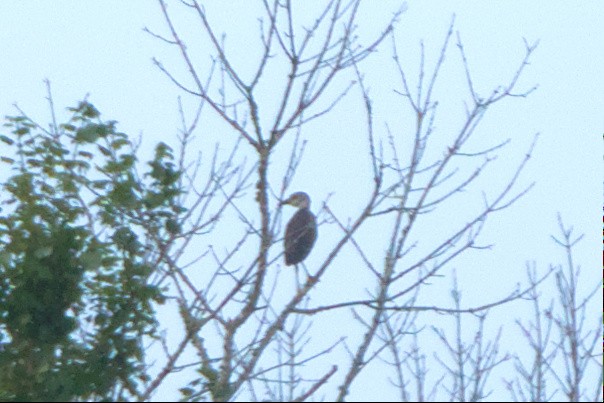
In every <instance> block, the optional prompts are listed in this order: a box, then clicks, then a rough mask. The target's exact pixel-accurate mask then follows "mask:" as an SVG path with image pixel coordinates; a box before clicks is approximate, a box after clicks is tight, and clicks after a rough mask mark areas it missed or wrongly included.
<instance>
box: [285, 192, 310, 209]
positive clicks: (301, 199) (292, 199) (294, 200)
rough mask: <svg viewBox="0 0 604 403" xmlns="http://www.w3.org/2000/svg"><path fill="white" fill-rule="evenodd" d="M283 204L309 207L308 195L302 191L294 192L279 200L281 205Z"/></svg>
mask: <svg viewBox="0 0 604 403" xmlns="http://www.w3.org/2000/svg"><path fill="white" fill-rule="evenodd" d="M284 204H289V205H290V206H294V207H298V208H310V197H308V195H307V194H306V193H304V192H296V193H293V194H292V195H291V196H289V197H288V198H287V199H286V200H284V201H282V202H281V205H284Z"/></svg>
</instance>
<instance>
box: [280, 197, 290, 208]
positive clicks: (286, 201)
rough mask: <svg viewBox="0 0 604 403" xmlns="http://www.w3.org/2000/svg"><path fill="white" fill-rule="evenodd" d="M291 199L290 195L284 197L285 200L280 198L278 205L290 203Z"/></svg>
mask: <svg viewBox="0 0 604 403" xmlns="http://www.w3.org/2000/svg"><path fill="white" fill-rule="evenodd" d="M291 201H292V198H291V197H288V198H287V199H285V200H281V202H280V203H279V205H280V206H284V205H286V204H290V203H291Z"/></svg>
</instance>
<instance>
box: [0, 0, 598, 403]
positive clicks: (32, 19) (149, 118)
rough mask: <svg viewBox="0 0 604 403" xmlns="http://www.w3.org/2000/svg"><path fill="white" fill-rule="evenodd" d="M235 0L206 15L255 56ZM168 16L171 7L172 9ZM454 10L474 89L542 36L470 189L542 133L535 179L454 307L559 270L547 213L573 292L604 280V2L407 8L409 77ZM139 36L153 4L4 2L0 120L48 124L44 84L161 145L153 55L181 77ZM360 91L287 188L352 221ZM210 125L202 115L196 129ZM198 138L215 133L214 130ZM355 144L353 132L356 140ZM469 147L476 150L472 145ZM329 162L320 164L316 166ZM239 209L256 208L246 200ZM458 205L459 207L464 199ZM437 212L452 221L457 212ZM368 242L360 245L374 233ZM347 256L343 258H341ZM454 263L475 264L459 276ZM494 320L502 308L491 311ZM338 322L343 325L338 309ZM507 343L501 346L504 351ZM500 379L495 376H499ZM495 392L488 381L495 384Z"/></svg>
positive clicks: (502, 77) (382, 83) (389, 112)
mask: <svg viewBox="0 0 604 403" xmlns="http://www.w3.org/2000/svg"><path fill="white" fill-rule="evenodd" d="M246 3H248V4H249V2H247V1H241V0H240V1H230V2H228V6H227V7H225V6H217V5H216V4H214V5H213V6H212V7H209V8H208V10H209V16H210V19H211V21H213V23H214V26H215V27H225V30H227V31H228V36H227V44H230V43H232V44H233V45H232V46H233V49H237V45H239V46H240V48H241V47H245V46H248V45H247V43H246V42H245V41H248V40H249V41H250V45H249V46H250V48H251V49H253V46H255V45H254V44H255V42H254V41H253V40H252V39H253V38H255V37H254V35H255V32H256V29H257V20H256V19H257V15H254V14H253V12H252V10H251V8H245V5H246ZM369 4H370V5H369ZM397 4H400V2H395V1H371V2H366V4H365V6H364V7H362V8H361V13H360V15H359V20H358V23H359V25H360V34H361V35H366V38H367V39H368V38H371V36H372V35H374V34H375V33H376V32H377V31H376V30H377V29H378V28H379V27H380V26H383V25H382V24H384V23H385V22H386V21H387V18H388V16H389V15H390V14H391V13H392V12H393V11H394V10H395V9H396V5H397ZM176 8H177V7H176V5H175V4H174V5H173V6H172V7H171V9H174V10H176ZM454 14H455V15H456V20H455V21H456V22H455V30H456V32H459V34H460V36H461V38H462V40H463V42H464V46H465V50H466V52H467V55H468V59H469V63H470V67H471V68H472V69H473V73H474V74H475V82H476V83H477V87H478V88H479V89H481V90H482V91H483V92H484V93H485V94H486V93H487V91H488V90H489V89H492V88H494V87H496V86H497V85H501V84H505V83H507V82H508V81H509V79H510V78H511V77H512V75H513V74H514V72H515V71H516V69H517V67H518V65H519V63H520V62H521V60H522V57H523V54H524V46H525V45H524V42H523V38H525V39H526V40H527V41H528V42H529V43H533V42H535V41H537V40H538V41H539V46H538V48H537V50H536V51H535V52H534V54H533V56H532V58H531V64H530V66H528V67H527V69H526V71H525V73H524V75H523V76H522V79H521V80H520V83H519V85H520V88H521V89H529V88H531V87H532V86H534V85H538V89H537V90H536V91H535V92H534V93H532V94H531V95H530V96H529V97H528V98H526V99H510V100H506V101H504V102H502V103H501V104H499V105H497V106H496V107H495V108H494V109H495V110H494V111H492V115H489V117H488V119H485V122H484V125H483V126H481V133H482V136H483V137H481V138H483V139H485V143H484V144H485V145H486V144H496V143H497V140H504V139H506V138H511V139H512V142H511V145H510V146H509V147H508V148H507V149H505V150H504V151H502V153H501V154H500V156H499V160H498V161H497V163H496V164H495V165H494V166H495V169H496V174H494V176H493V177H492V178H493V179H492V183H490V182H489V183H485V184H483V185H484V188H483V189H482V190H485V192H486V193H487V194H488V193H489V192H491V194H494V192H495V191H496V186H497V185H498V184H501V183H502V182H501V181H505V179H507V178H509V177H510V175H511V174H512V173H513V167H514V166H516V164H518V163H519V162H520V161H521V160H522V158H523V156H524V153H525V152H526V150H527V149H528V147H529V146H530V144H531V142H532V140H533V136H534V135H535V134H536V133H540V137H539V140H538V142H537V146H536V148H535V151H534V154H533V158H532V160H531V162H530V164H529V165H528V167H527V168H526V170H525V172H524V173H523V175H522V178H521V181H520V185H519V189H521V188H522V186H527V185H528V184H530V183H531V182H535V183H536V185H535V187H534V189H533V190H532V191H531V192H530V193H528V194H527V195H526V196H525V197H524V198H522V199H521V200H520V201H519V202H518V203H517V204H516V205H514V206H513V207H512V208H510V209H508V210H506V211H504V212H501V213H499V214H497V215H496V216H495V217H494V218H493V221H491V222H490V223H489V225H488V226H487V228H486V229H485V231H484V234H483V237H484V238H482V239H483V241H484V243H485V244H486V243H488V244H493V245H494V248H493V249H492V250H491V251H489V252H488V253H484V254H478V255H471V256H468V258H467V260H461V261H459V262H457V263H456V264H455V265H454V266H455V268H456V269H457V272H458V275H459V277H460V287H461V288H462V289H463V292H464V298H467V301H468V305H471V304H472V303H476V304H481V303H486V302H490V301H491V300H492V299H493V298H498V297H502V296H504V295H505V294H506V293H507V292H508V291H510V290H512V289H514V287H515V285H516V283H518V282H522V281H524V279H525V276H524V267H525V263H526V262H527V261H535V262H536V263H537V265H538V267H540V268H542V269H544V270H545V269H546V268H547V267H548V265H549V264H552V263H553V264H556V263H559V262H564V261H565V256H564V255H563V252H562V250H561V249H560V248H557V247H556V246H555V245H554V243H553V242H552V241H551V238H550V234H556V235H557V234H558V233H557V226H558V224H557V219H556V216H557V213H558V212H559V213H560V214H561V216H562V217H563V219H564V221H565V223H567V224H569V225H573V226H574V228H575V231H576V232H577V233H585V239H584V240H583V241H582V242H581V243H580V244H579V245H577V247H576V250H575V252H576V253H575V261H576V262H577V263H578V264H580V265H581V266H582V268H583V281H584V282H585V289H590V288H591V287H593V286H595V285H597V284H598V281H599V280H598V279H599V278H601V277H600V276H601V273H602V272H601V271H600V269H599V268H597V266H598V265H597V264H596V262H599V255H600V246H599V242H600V235H599V233H600V211H601V202H602V177H601V176H600V177H598V176H597V173H596V172H595V171H594V169H595V168H594V166H595V165H596V164H598V165H600V167H601V166H602V165H601V164H602V143H601V141H602V140H601V139H600V138H601V136H602V135H603V134H604V24H603V22H602V21H604V2H603V1H600V0H588V1H581V2H569V1H560V0H551V1H539V2H537V1H534V2H527V1H524V0H508V1H453V0H423V1H409V2H408V8H407V11H406V12H405V13H404V14H403V16H402V18H401V21H400V24H399V26H398V28H397V31H396V37H397V42H398V44H399V49H400V51H401V54H402V55H403V56H402V59H403V61H404V63H406V64H407V65H408V66H409V69H410V71H411V72H413V71H416V69H417V65H418V63H419V43H420V41H421V40H423V41H424V43H425V46H426V55H427V61H428V62H433V61H434V60H435V58H436V57H437V56H438V52H439V48H440V46H441V44H442V41H443V39H444V36H445V33H446V31H447V29H448V26H449V23H450V21H451V18H452V16H453V15H454ZM180 21H181V24H183V25H182V26H183V27H184V26H187V25H186V24H190V28H188V29H184V31H186V32H187V33H190V32H195V30H196V29H198V25H196V21H195V20H194V19H193V18H188V19H187V18H186V16H183V17H182V20H180ZM143 27H149V28H151V29H153V30H154V31H156V32H162V33H163V32H166V27H165V24H164V22H163V20H162V17H161V11H160V9H159V6H158V5H157V4H156V2H154V1H149V0H129V1H122V0H104V1H72V0H70V1H66V0H55V1H52V2H41V1H38V2H33V1H17V0H2V1H1V2H0V114H1V115H2V116H4V115H14V114H16V113H17V112H16V110H15V109H14V107H13V104H14V103H17V104H18V105H19V106H20V107H21V108H22V109H24V110H25V111H26V112H28V114H30V116H32V117H34V118H36V119H37V120H38V121H40V122H47V121H49V119H50V116H49V112H48V108H47V104H46V101H45V96H46V93H45V86H44V83H43V80H44V79H49V80H50V81H51V83H52V88H53V96H54V102H55V105H56V107H57V109H63V110H64V108H65V107H68V106H72V105H74V104H75V103H76V102H77V101H78V100H80V99H82V98H83V97H84V96H85V95H86V94H90V98H89V99H90V101H91V102H92V103H93V104H95V106H97V108H98V109H99V110H100V111H101V112H102V113H103V116H104V117H105V118H107V119H115V120H117V121H119V128H120V130H123V131H124V132H126V133H129V134H130V135H133V136H137V135H139V134H142V138H143V141H144V142H145V145H148V146H151V145H152V144H153V142H155V141H159V140H164V141H170V140H171V139H172V140H173V139H174V137H173V136H174V135H175V133H176V132H177V128H178V125H179V116H178V113H177V112H178V109H177V97H178V96H184V97H185V102H186V99H187V98H186V96H185V95H184V94H183V93H182V92H181V91H179V90H178V89H177V88H176V87H175V86H174V85H173V84H172V83H170V82H169V80H167V79H166V77H165V76H164V75H163V74H162V73H161V72H160V71H159V70H158V69H157V68H156V67H155V66H154V65H153V63H152V61H151V58H152V57H158V58H160V59H161V60H162V61H163V62H164V64H165V65H166V66H169V67H170V68H171V69H174V71H176V72H177V74H179V75H180V76H181V77H186V71H185V69H184V68H183V65H182V61H181V60H180V58H179V57H178V53H177V52H176V51H175V50H174V49H171V48H169V47H168V46H167V45H165V44H163V43H161V42H160V41H158V40H157V39H154V38H152V37H151V36H149V35H148V34H146V33H145V32H143ZM189 37H191V36H189ZM192 37H193V38H194V37H195V36H194V35H193V36H192ZM195 43H196V42H195V41H193V42H192V43H191V44H190V45H189V46H193V45H194V44H195ZM198 44H199V42H198ZM390 49H391V45H390V42H387V43H386V44H385V45H384V46H383V47H381V48H380V51H379V52H378V53H377V54H376V55H374V56H375V57H374V58H372V59H369V60H368V61H367V62H366V63H364V64H362V65H361V68H362V69H364V72H365V73H366V76H367V80H368V85H369V87H370V88H371V95H372V96H373V97H374V99H375V103H376V110H377V112H376V121H377V124H376V127H377V128H378V130H381V131H383V130H384V127H385V123H386V122H390V123H389V124H393V123H392V121H396V117H395V116H397V113H398V112H397V108H398V107H399V106H398V105H397V104H396V102H397V101H396V97H394V96H393V94H392V91H391V89H392V88H393V87H396V86H397V85H398V83H393V82H390V81H388V80H390V77H395V75H394V74H393V73H394V71H395V70H394V67H393V65H392V64H391V63H392V59H391V51H390ZM196 51H197V53H198V54H199V55H200V59H199V60H200V63H207V60H203V47H202V45H201V44H199V49H197V50H196ZM234 57H239V58H240V59H241V60H242V63H244V62H243V61H244V59H245V57H247V56H246V55H245V54H243V53H239V54H237V55H236V56H234ZM202 60H203V61H202ZM449 62H450V66H451V68H450V70H448V73H446V74H447V75H446V76H445V78H444V80H443V82H441V83H440V84H439V88H438V89H437V91H438V92H437V94H440V95H441V96H443V97H447V96H451V94H452V93H453V94H454V93H455V92H456V91H458V92H463V88H464V84H465V81H464V76H463V73H462V71H461V70H459V69H458V67H459V53H458V52H457V49H456V48H455V46H451V47H450V49H449V54H448V56H447V63H449ZM455 66H457V70H456V67H455ZM460 73H461V74H460ZM356 96H357V98H356V99H355V100H354V101H348V100H346V101H345V102H344V103H343V104H341V105H339V106H338V107H337V108H336V109H335V110H334V112H333V114H331V115H328V116H326V117H325V118H324V120H322V121H320V122H317V123H315V124H313V125H312V126H310V130H312V133H308V132H307V133H305V138H307V139H308V140H309V145H308V150H307V155H306V159H305V160H304V161H303V163H302V164H301V165H300V168H299V172H298V176H297V177H296V182H295V184H294V187H295V188H296V190H298V189H299V190H305V191H307V192H308V193H309V194H310V195H311V197H312V198H313V202H314V203H313V207H315V208H316V209H318V208H319V206H320V204H321V201H323V200H325V199H326V198H327V196H328V195H329V194H330V193H333V194H334V195H333V196H332V198H331V201H330V202H331V203H332V205H331V206H332V208H340V210H339V211H340V212H341V214H342V216H343V217H346V216H353V215H354V214H355V210H354V206H359V205H360V203H362V202H363V201H364V200H357V199H356V198H355V195H356V192H357V191H358V189H357V185H358V182H357V179H358V178H357V177H356V176H355V175H356V172H357V170H356V166H355V164H356V163H357V162H358V160H359V159H358V158H357V157H355V155H357V154H356V152H357V150H356V149H355V148H354V147H356V146H355V145H354V141H355V140H354V139H352V137H347V133H346V131H348V130H350V132H351V133H352V132H353V130H354V129H353V127H354V126H355V125H359V122H358V121H356V122H355V121H354V116H352V114H351V113H349V112H350V111H354V110H355V108H356V106H355V105H356V102H357V101H358V93H357V95H356ZM351 98H354V96H351ZM459 99H460V101H459V102H458V103H457V104H455V103H454V102H452V101H451V102H452V103H451V107H450V109H444V110H443V111H441V112H440V114H441V115H442V117H441V119H442V120H440V121H439V123H438V124H437V126H438V129H439V130H441V131H443V132H445V133H446V132H447V130H448V126H447V125H454V124H455V122H458V120H457V121H456V120H455V119H459V118H460V117H463V103H462V102H461V100H462V99H467V93H465V94H461V95H460V97H459ZM190 105H193V103H191V104H190ZM400 108H403V106H400ZM449 113H450V116H449ZM489 113H491V111H489ZM63 116H65V115H63ZM456 117H457V118H456ZM211 122H212V121H211V120H208V123H207V124H208V125H211ZM360 124H363V121H361V123H360ZM206 129H207V131H208V132H212V127H211V126H210V127H207V126H206ZM331 134H333V135H331ZM230 135H233V133H231V134H230ZM208 136H209V135H208ZM224 136H225V137H226V138H227V139H228V138H229V137H228V136H229V135H226V134H225V135H224ZM350 136H352V135H350ZM491 139H492V140H493V141H490V140H491ZM364 141H365V139H364V138H361V140H360V143H359V144H360V145H359V147H362V146H363V144H364V143H363V142H364ZM227 142H228V140H227ZM475 145H476V147H477V149H478V148H480V147H481V146H482V145H483V144H482V143H480V142H478V143H476V144H475ZM225 148H226V146H225ZM336 150H339V151H340V152H335V151H336ZM145 152H148V148H147V149H146V150H145ZM359 152H360V153H361V155H363V156H362V157H361V159H362V158H365V156H364V155H365V154H362V153H365V151H362V150H361V151H359ZM327 155H331V157H330V158H326V156H327ZM273 163H274V164H276V165H277V166H278V165H279V164H280V163H281V164H285V161H284V160H281V161H280V160H279V159H277V160H275V161H274V162H273ZM0 169H1V168H0ZM600 169H601V168H600ZM600 172H601V171H600ZM489 186H493V188H489ZM477 194H480V193H477ZM249 200H250V202H252V201H253V197H250V198H249ZM345 206H349V207H350V209H347V208H346V207H345ZM459 209H460V210H463V206H459ZM447 214H449V215H450V217H451V219H452V221H454V218H455V216H456V214H457V211H456V210H455V206H453V208H451V211H450V212H447ZM446 218H447V215H443V216H442V219H443V221H446ZM441 224H442V227H441V226H440V225H441ZM441 224H438V225H436V226H435V227H434V228H433V229H432V231H434V232H440V231H446V226H447V222H441ZM325 234H329V232H326V233H321V234H320V238H319V242H318V244H317V248H316V251H313V254H312V255H311V257H310V258H309V263H308V264H309V265H312V262H313V258H314V259H316V262H319V261H320V259H321V257H322V256H323V255H321V251H323V250H328V249H322V247H321V241H324V242H328V235H325ZM425 234H426V235H427V236H429V234H430V231H429V230H426V232H425ZM361 236H363V235H361ZM364 236H366V237H367V239H370V238H371V234H365V235H364ZM347 252H348V253H350V254H353V250H352V249H349V250H347ZM466 265H472V266H473V268H472V269H471V270H466V271H464V270H463V268H464V267H465V266H466ZM346 267H347V264H346V257H345V256H344V257H343V258H342V262H341V264H340V270H342V272H343V273H344V270H346ZM334 270H337V269H334ZM352 277H353V278H354V276H352ZM450 285H451V278H450V277H449V278H446V279H443V280H442V284H441V285H440V287H443V288H440V290H446V289H448V288H447V287H450ZM445 297H446V295H445ZM464 300H465V301H466V299H464ZM445 301H447V299H446V298H444V299H441V300H440V302H441V303H443V304H444V303H446V302H445ZM525 308H528V306H522V305H520V304H518V305H515V306H514V310H515V311H517V312H522V310H523V309H525ZM596 310H598V312H596ZM601 312H602V307H601V301H600V302H599V303H598V304H594V305H593V307H592V311H591V314H592V317H591V318H590V320H591V321H592V322H594V323H596V322H597V321H598V315H599V314H600V313H601ZM494 314H497V313H494ZM500 314H501V313H500ZM519 315H520V314H519ZM505 316H509V315H505V314H503V317H505ZM347 320H352V319H351V317H350V315H349V316H347ZM439 320H442V319H439ZM494 329H495V330H496V327H495V328H494ZM508 337H514V336H509V335H508ZM504 344H505V346H504V348H508V347H510V345H509V344H506V343H504ZM511 345H512V346H513V343H512V344H511ZM507 375H508V374H505V373H503V374H502V373H498V374H497V376H498V377H505V376H507ZM366 379H368V381H367V382H368V383H367V387H366V388H355V389H353V393H352V394H351V395H350V398H351V400H362V399H372V400H375V399H376V398H377V399H381V398H383V399H387V398H388V397H389V396H383V397H381V395H379V393H380V392H381V391H382V390H383V387H384V385H386V384H385V383H383V382H385V381H383V380H378V381H375V382H373V381H371V380H370V379H371V378H370V377H368V378H366ZM498 384H499V381H498V380H495V381H494V385H498ZM500 388H501V390H497V391H496V393H495V395H494V398H495V399H497V398H503V399H509V396H507V394H506V392H505V390H503V385H500ZM361 389H362V390H361ZM166 396H170V395H166ZM328 396H329V395H328ZM378 396H380V397H378ZM158 398H161V396H158Z"/></svg>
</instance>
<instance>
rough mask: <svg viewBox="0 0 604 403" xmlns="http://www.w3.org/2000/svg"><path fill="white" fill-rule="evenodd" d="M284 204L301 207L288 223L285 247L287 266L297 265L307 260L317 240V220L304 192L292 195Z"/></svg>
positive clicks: (284, 241)
mask: <svg viewBox="0 0 604 403" xmlns="http://www.w3.org/2000/svg"><path fill="white" fill-rule="evenodd" d="M282 204H290V205H292V206H296V207H299V210H298V211H297V212H296V214H294V216H293V217H292V218H291V220H289V222H288V223H287V227H286V229H285V238H284V240H283V244H284V245H283V246H284V249H285V264H286V265H287V266H291V265H295V264H298V263H300V262H301V261H303V260H304V259H306V257H307V256H308V254H309V253H310V251H311V249H312V247H313V246H314V244H315V241H316V239H317V220H316V218H315V216H314V214H313V213H312V212H311V211H310V208H309V207H310V198H309V197H308V195H307V194H306V193H304V192H297V193H294V194H292V195H291V196H290V197H289V199H287V200H286V201H284V202H283V203H282Z"/></svg>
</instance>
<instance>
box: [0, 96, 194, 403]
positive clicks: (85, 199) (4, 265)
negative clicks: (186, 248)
mask: <svg viewBox="0 0 604 403" xmlns="http://www.w3.org/2000/svg"><path fill="white" fill-rule="evenodd" d="M70 112H71V113H72V116H71V118H70V119H69V121H68V122H67V123H65V124H61V125H58V126H54V125H53V126H52V127H51V129H50V130H45V129H43V128H42V126H40V125H38V124H36V123H35V122H34V121H33V120H31V119H30V118H28V117H27V116H16V117H8V118H7V124H6V125H5V127H6V128H7V129H8V130H9V133H8V134H7V135H3V136H2V137H0V140H2V142H3V143H4V144H5V147H4V148H3V149H2V151H3V154H4V155H3V156H2V161H3V164H4V165H5V166H9V167H10V168H11V172H12V175H11V176H10V177H9V178H8V179H7V180H6V182H5V183H3V189H4V191H3V193H2V200H1V203H2V211H1V216H0V244H1V246H0V248H1V251H0V275H1V282H0V319H1V320H2V326H1V327H0V340H1V342H2V352H0V391H1V393H2V397H3V399H15V400H36V401H48V400H50V401H64V400H77V399H93V400H97V399H100V400H109V399H120V398H123V397H124V393H125V391H127V390H131V389H134V388H136V384H137V382H140V378H144V370H145V367H144V364H143V362H142V357H143V352H144V351H143V350H144V347H143V336H149V337H155V333H156V330H157V322H156V318H155V312H154V308H153V303H161V302H163V299H164V297H163V293H162V290H161V289H160V288H159V287H158V286H157V285H154V284H152V283H151V282H150V276H151V275H152V274H153V273H154V270H153V267H152V266H150V264H149V261H148V259H147V252H146V251H145V248H144V247H143V243H141V238H143V239H144V238H146V237H150V236H153V237H169V236H172V234H173V233H174V232H175V231H177V230H178V226H177V224H176V220H175V217H177V216H178V214H179V213H181V212H182V210H181V209H180V208H179V207H178V204H177V201H176V199H177V196H178V195H179V194H180V189H179V183H178V181H179V177H180V173H179V171H178V170H177V169H176V168H175V166H174V163H173V156H172V153H171V150H170V148H169V147H168V146H166V145H165V144H163V143H160V144H158V145H157V147H156V152H155V158H154V159H153V160H152V161H150V162H149V164H148V165H149V169H148V172H146V173H145V174H144V175H143V177H142V178H140V177H139V176H138V173H137V170H136V164H135V162H136V157H135V154H134V149H133V147H132V143H131V141H130V140H129V139H128V137H127V136H126V135H125V134H124V133H120V132H118V131H117V130H116V123H115V122H112V121H109V122H104V121H103V120H102V119H101V118H100V113H99V112H98V111H97V110H96V109H95V107H94V106H93V105H92V104H91V103H89V102H87V101H83V102H81V103H80V104H79V105H78V106H76V107H75V108H71V109H70Z"/></svg>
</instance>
